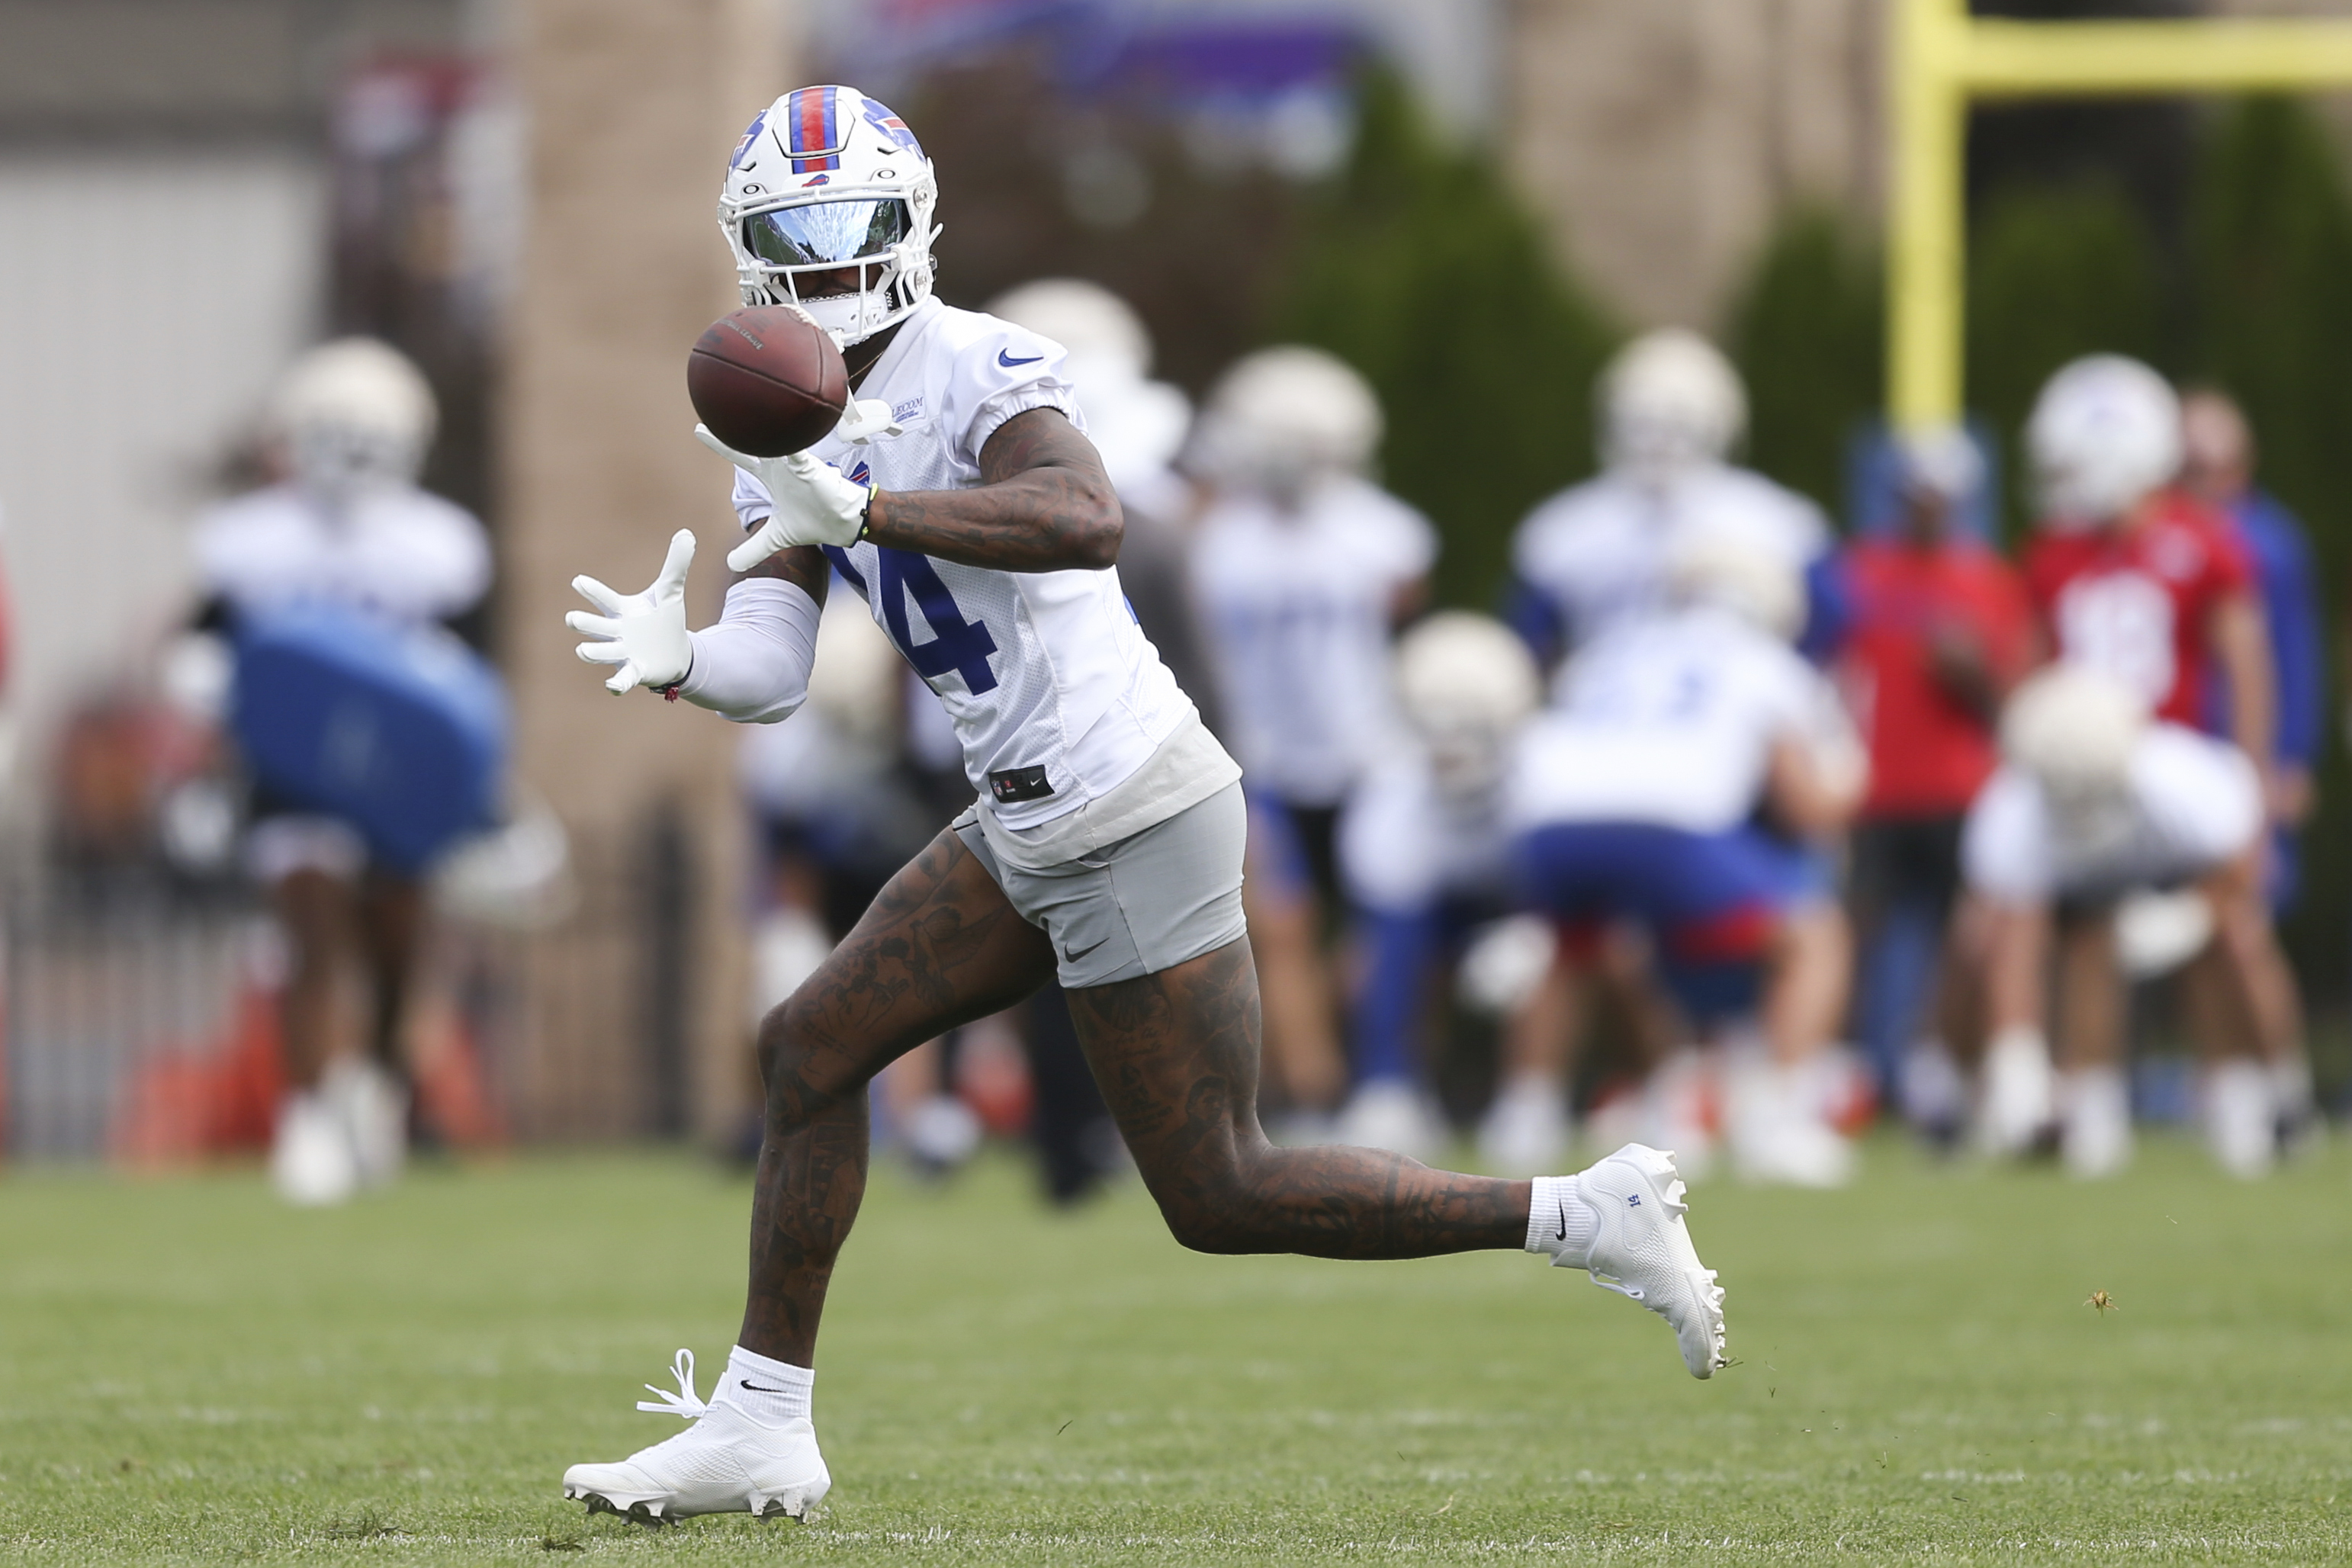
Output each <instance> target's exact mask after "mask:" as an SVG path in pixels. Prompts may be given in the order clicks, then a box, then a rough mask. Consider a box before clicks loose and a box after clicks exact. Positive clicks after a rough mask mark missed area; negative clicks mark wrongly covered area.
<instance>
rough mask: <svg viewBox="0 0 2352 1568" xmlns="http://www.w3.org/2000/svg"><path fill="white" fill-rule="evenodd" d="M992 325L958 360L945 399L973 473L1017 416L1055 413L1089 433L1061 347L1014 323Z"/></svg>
mask: <svg viewBox="0 0 2352 1568" xmlns="http://www.w3.org/2000/svg"><path fill="white" fill-rule="evenodd" d="M987 323H988V325H987V330H986V331H980V332H977V333H974V334H973V336H972V338H971V341H970V342H967V343H965V344H964V345H963V347H962V350H961V352H960V353H958V354H957V355H956V357H955V361H954V363H953V365H952V366H951V367H950V371H949V374H948V382H947V385H946V386H945V387H944V388H943V389H942V391H941V394H940V418H941V419H942V420H944V421H945V423H946V426H947V434H948V437H949V443H950V447H952V449H953V453H954V456H955V457H956V458H957V459H958V460H959V461H961V462H964V463H968V464H970V465H971V467H972V468H974V469H977V468H979V467H980V454H981V449H982V447H986V446H987V445H988V438H989V437H991V436H993V435H995V434H996V431H997V427H998V426H1001V425H1003V423H1004V422H1005V421H1006V420H1008V419H1010V418H1012V417H1013V416H1015V415H1017V414H1026V413H1027V412H1029V411H1030V410H1031V409H1033V408H1051V409H1055V410H1056V411H1057V412H1059V413H1060V414H1061V415H1062V416H1064V417H1065V418H1066V419H1068V420H1069V422H1070V423H1071V424H1072V425H1075V426H1077V427H1078V428H1079V429H1080V430H1084V429H1085V428H1086V427H1087V425H1086V418H1085V416H1083V415H1081V414H1080V413H1079V412H1078V398H1077V390H1076V388H1075V387H1074V386H1072V385H1071V384H1070V381H1069V377H1068V374H1067V371H1066V365H1065V360H1066V355H1065V354H1064V353H1063V351H1062V345H1061V344H1059V343H1057V342H1054V341H1053V340H1052V339H1051V338H1045V337H1040V336H1038V335H1037V334H1036V333H1035V332H1032V331H1026V330H1024V329H1023V328H1020V327H1016V326H1014V325H1013V323H1012V322H1010V321H997V320H995V319H994V318H988V319H987Z"/></svg>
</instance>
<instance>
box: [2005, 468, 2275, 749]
mask: <svg viewBox="0 0 2352 1568" xmlns="http://www.w3.org/2000/svg"><path fill="white" fill-rule="evenodd" d="M2025 579H2026V586H2027V589H2028V590H2029V591H2030V592H2031V593H2032V595H2033V608H2034V611H2035V613H2036V614H2038V615H2039V616H2041V617H2042V625H2043V626H2044V628H2045V629H2046V630H2047V631H2048V633H2049V635H2050V642H2051V647H2053V649H2054V650H2056V652H2057V653H2058V654H2059V655H2060V656H2061V657H2063V658H2070V659H2076V660H2079V661H2081V662H2082V663H2084V664H2087V665H2090V666H2092V667H2094V668H2098V669H2103V670H2105V671H2106V672H2107V673H2108V674H2109V675H2112V676H2114V677H2116V679H2119V680H2121V681H2122V682H2123V683H2124V684H2125V685H2126V686H2128V687H2130V688H2131V689H2133V690H2134V691H2137V692H2138V693H2139V694H2140V695H2141V696H2142V697H2144V698H2145V699H2147V701H2148V702H2149V704H2150V705H2151V706H2152V707H2153V708H2154V709H2155V710H2156V713H2157V716H2158V717H2159V718H2163V719H2168V720H2170V721H2173V722H2174V723H2176V724H2188V725H2190V726H2192V727H2193V726H2194V725H2196V724H2197V722H2198V721H2199V720H2200V717H2201V716H2202V715H2203V713H2204V711H2205V707H2204V696H2205V692H2204V681H2205V668H2206V665H2207V663H2208V662H2209V660H2210V658H2211V656H2212V652H2213V649H2212V647H2211V646H2210V640H2209V638H2208V637H2207V635H2206V634H2207V627H2208V626H2209V625H2210V622H2211V619H2212V615H2213V608H2214V606H2215V605H2219V604H2221V602H2222V601H2223V600H2225V599H2229V598H2231V597H2233V596H2234V595H2241V594H2250V593H2252V591H2253V581H2254V574H2253V568H2252V565H2251V564H2250V563H2248V561H2247V559H2246V553H2245V548H2244V546H2243V545H2242V544H2241V543H2240V542H2239V540H2238V535H2237V532H2236V531H2235V530H2234V529H2232V528H2231V525H2230V523H2229V521H2228V520H2227V519H2226V518H2224V517H2222V516H2221V514H2220V513H2219V512H2216V511H2213V510H2210V509H2209V508H2207V507H2205V506H2204V505H2202V504H2200V503H2199V502H2197V501H2193V500H2189V498H2188V497H2186V496H2182V495H2179V494H2177V493H2168V494H2167V495H2165V496H2162V497H2160V498H2158V503H2157V510H2155V512H2154V513H2153V515H2151V516H2149V517H2148V518H2147V520H2146V521H2142V522H2140V523H2139V524H2137V526H2135V527H2132V528H2129V529H2122V530H2116V529H2104V528H2103V529H2097V530H2094V531H2090V532H2086V533H2044V534H2042V536H2041V537H2039V538H2038V539H2036V540H2035V541H2034V542H2033V545H2032V549H2031V550H2029V551H2028V552H2027V553H2026V558H2025Z"/></svg>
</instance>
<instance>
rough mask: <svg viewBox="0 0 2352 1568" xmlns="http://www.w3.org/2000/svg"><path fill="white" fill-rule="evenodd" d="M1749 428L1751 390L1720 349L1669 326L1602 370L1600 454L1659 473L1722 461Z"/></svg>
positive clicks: (1652, 475) (1644, 472)
mask: <svg viewBox="0 0 2352 1568" xmlns="http://www.w3.org/2000/svg"><path fill="white" fill-rule="evenodd" d="M1747 428H1748V392H1747V389H1746V388H1745V387H1743V386H1742V385H1741V384H1740V382H1739V373H1738V371H1736V370H1734V369H1732V367H1731V362H1730V361H1729V360H1727V359H1726V358H1724V357H1723V353H1722V351H1721V350H1719V349H1717V347H1716V346H1715V345H1714V344H1713V343H1711V342H1707V341H1706V339H1705V338H1703V337H1700V336H1699V335H1698V334H1697V333H1696V332H1694V331H1687V330H1685V329H1684V328H1681V327H1667V328H1664V329H1662V330H1660V331H1654V332H1644V333H1643V334H1642V335H1641V336H1640V337H1638V338H1635V339H1634V340H1633V342H1630V343H1627V344H1626V345H1625V346H1624V347H1623V348H1622V349H1620V350H1619V351H1618V353H1617V357H1616V358H1614V359H1612V360H1611V361H1610V362H1609V368H1608V369H1606V370H1604V371H1602V372H1601V460H1602V461H1603V462H1605V463H1606V464H1607V465H1608V466H1609V467H1610V468H1619V469H1623V470H1625V471H1627V472H1629V473H1632V474H1633V475H1635V476H1636V477H1640V478H1648V479H1659V478H1665V477H1668V476H1671V475H1673V474H1675V473H1677V472H1679V471H1681V470H1683V469H1685V468H1699V467H1702V466H1704V465H1706V464H1708V463H1719V462H1721V461H1722V460H1723V459H1724V458H1726V457H1727V456H1729V455H1730V452H1731V449H1732V447H1735V446H1737V445H1738V442H1739V437H1740V436H1741V435H1742V434H1743V433H1744V432H1745V431H1746V430H1747Z"/></svg>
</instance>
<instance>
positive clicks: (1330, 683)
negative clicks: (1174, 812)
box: [1192, 479, 1437, 806]
mask: <svg viewBox="0 0 2352 1568" xmlns="http://www.w3.org/2000/svg"><path fill="white" fill-rule="evenodd" d="M1436 556H1437V533H1436V531H1435V530H1434V529H1433V528H1431V527H1430V525H1429V520H1428V519H1426V518H1424V517H1423V516H1422V515H1421V513H1419V512H1417V511H1415V510H1412V508H1411V507H1409V506H1407V505H1405V504H1404V502H1402V501H1401V500H1397V499H1396V498H1395V497H1393V496H1391V495H1390V494H1389V493H1388V492H1386V491H1385V490H1382V489H1380V488H1379V487H1378V486H1376V485H1373V484H1370V483H1369V482H1367V481H1366V480H1363V479H1334V480H1331V481H1330V482H1328V483H1327V484H1325V485H1324V486H1322V487H1321V488H1320V489H1318V490H1317V491H1316V492H1315V493H1314V494H1313V495H1312V496H1311V497H1309V498H1308V499H1307V502H1306V504H1305V506H1304V507H1303V508H1302V510H1300V511H1299V512H1298V513H1297V514H1296V515H1291V514H1286V513H1283V512H1280V511H1277V510H1276V509H1275V508H1274V507H1273V506H1271V505H1270V504H1268V503H1267V502H1265V501H1264V500H1260V499H1258V498H1257V497H1255V496H1246V495H1244V496H1234V497H1229V498H1226V499H1224V500H1220V501H1219V502H1218V503H1217V504H1216V505H1215V506H1214V507H1213V508H1212V509H1211V510H1210V511H1209V513H1208V515H1207V516H1205V517H1204V518H1202V521H1201V530H1200V533H1199V536H1198V538H1197V539H1196V540H1195V542H1194V543H1193V547H1192V582H1193V587H1194V591H1195V594H1196V595H1197V598H1198V602H1199V604H1200V606H1201V617H1202V621H1203V622H1204V623H1205V624H1206V626H1207V628H1208V632H1209V645H1210V657H1211V658H1212V659H1213V661H1214V662H1215V664H1216V667H1217V671H1218V676H1219V681H1218V687H1219V690H1220V692H1221V694H1222V695H1223V698H1224V712H1225V727H1226V730H1227V731H1228V733H1227V734H1226V735H1225V736H1224V737H1223V739H1225V740H1226V741H1227V742H1230V743H1231V744H1232V746H1233V749H1234V754H1235V755H1236V756H1238V757H1239V758H1240V760H1241V763H1242V766H1243V767H1244V769H1246V770H1247V771H1248V773H1249V776H1250V778H1251V781H1252V783H1253V784H1255V786H1257V787H1260V788H1264V789H1267V790H1270V791H1272V792H1274V793H1275V794H1276V795H1281V796H1282V797H1283V798H1285V799H1286V800H1289V801H1292V802H1295V803H1296V804H1298V805H1310V806H1325V805H1338V804H1339V800H1340V798H1341V797H1342V796H1343V795H1346V794H1347V792H1348V789H1349V786H1350V785H1351V784H1354V783H1355V781H1356V779H1357V778H1358V776H1360V774H1361V773H1363V771H1364V769H1365V768H1366V767H1367V766H1369V765H1370V763H1372V761H1373V760H1374V759H1376V758H1377V757H1379V756H1381V754H1382V753H1383V752H1387V751H1390V750H1391V749H1392V748H1393V747H1394V746H1395V745H1396V743H1397V738H1398V735H1399V723H1398V719H1397V715H1396V710H1395V704H1394V702H1393V700H1392V696H1391V690H1390V684H1389V644H1390V616H1391V613H1392V608H1393V605H1394V604H1395V600H1396V595H1397V592H1398V590H1399V589H1400V588H1402V587H1403V586H1404V585H1405V584H1409V583H1411V582H1412V581H1413V580H1414V579H1415V578H1418V577H1420V576H1422V575H1423V574H1426V573H1427V572H1428V570H1429V567H1430V563H1431V562H1433V560H1435V559H1436Z"/></svg>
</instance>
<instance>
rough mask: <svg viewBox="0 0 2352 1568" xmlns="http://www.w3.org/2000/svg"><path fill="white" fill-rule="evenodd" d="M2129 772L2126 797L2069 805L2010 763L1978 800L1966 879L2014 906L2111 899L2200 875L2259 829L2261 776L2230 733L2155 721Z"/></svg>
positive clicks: (1965, 857)
mask: <svg viewBox="0 0 2352 1568" xmlns="http://www.w3.org/2000/svg"><path fill="white" fill-rule="evenodd" d="M2128 780H2129V783H2128V786H2127V788H2126V791H2125V793H2124V794H2123V795H2121V796H2120V797H2119V798H2116V799H2115V800H2113V801H2109V802H2104V803H2100V804H2099V805H2094V806H2092V807H2090V808H2088V809H2077V810H2074V811H2071V812H2070V811H2064V810H2061V809H2058V808H2057V806H2056V805H2054V804H2053V802H2052V801H2051V799H2050V798H2049V795H2047V793H2046V792H2044V791H2043V789H2042V786H2041V785H2040V784H2037V783H2035V782H2034V780H2033V778H2032V775H2031V774H2028V773H2024V772H2022V771H2021V770H2020V769H2017V768H2013V767H2003V768H2001V769H2000V771H1999V772H1997V773H1994V774H1993V776H1992V778H1991V779H1990V781H1988V782H1987V783H1986V784H1985V787H1984V788H1983V789H1982V790H1981V791H1979V793H1978V795H1977V799H1976V804H1975V805H1972V806H1970V807H1969V820H1968V826H1967V827H1966V828H1965V829H1964V830H1963V833H1962V837H1961V840H1960V865H1961V868H1962V869H1963V870H1964V871H1965V872H1966V873H1967V876H1968V881H1969V887H1971V888H1974V889H1976V890H1977V891H1979V892H1981V893H1986V894H1990V896H1991V897H1993V898H1995V899H1999V900H2002V901H2004V902H2008V903H2020V904H2030V903H2038V902H2040V901H2041V900H2043V899H2047V898H2050V897H2051V896H2053V894H2068V895H2072V896H2074V897H2078V898H2112V897H2114V896H2116V895H2117V894H2120V893H2124V892H2126V891H2130V890H2133V889H2143V888H2160V887H2165V886H2168V885H2171V884H2174V883H2178V882H2183V881H2187V880H2189V879H2192V878H2196V877H2200V876H2203V875H2204V874H2205V873H2206V872H2208V871H2210V870H2212V869H2213V868H2215V867H2217V866H2219V865H2221V863H2222V862H2223V861H2225V860H2227V859H2229V858H2230V857H2231V856H2232V855H2236V854H2239V853H2241V852H2242V851H2243V850H2244V849H2245V847H2247V846H2248V845H2250V844H2252V842H2253V841H2254V839H2255V837H2256V836H2257V835H2258V834H2260V833H2261V832H2262V828H2263V791H2262V782H2261V780H2260V779H2259V778H2257V777H2256V776H2255V773H2254V768H2253V764H2252V763H2249V762H2247V761H2246V755H2245V753H2244V752H2241V751H2239V750H2238V748H2237V747H2235V746H2232V745H2231V744H2230V743H2229V742H2226V741H2217V740H2215V739H2213V738H2212V737H2211V736H2210V735H2200V734H2199V733H2198V732H2197V731H2194V730H2190V729H2187V728H2184V727H2183V726H2181V725H2179V724H2151V725H2149V726H2148V728H2147V733H2145V734H2143V735H2142V736H2141V737H2140V738H2139V742H2138V744H2137V745H2136V746H2134V747H2133V749H2132V754H2131V762H2130V764H2129V773H2128Z"/></svg>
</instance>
